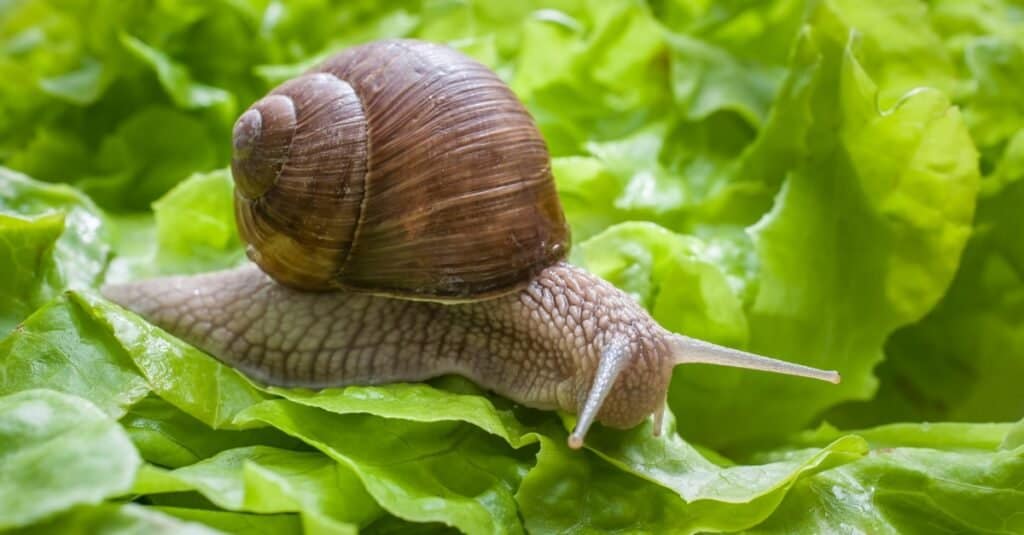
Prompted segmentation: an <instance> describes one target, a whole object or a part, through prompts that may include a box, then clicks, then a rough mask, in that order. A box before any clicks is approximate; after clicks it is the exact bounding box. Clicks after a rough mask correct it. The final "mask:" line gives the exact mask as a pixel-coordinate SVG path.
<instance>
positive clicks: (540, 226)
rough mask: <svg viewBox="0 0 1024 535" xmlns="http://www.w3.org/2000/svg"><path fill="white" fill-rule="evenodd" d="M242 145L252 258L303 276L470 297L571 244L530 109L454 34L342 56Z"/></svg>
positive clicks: (303, 284) (285, 277)
mask: <svg viewBox="0 0 1024 535" xmlns="http://www.w3.org/2000/svg"><path fill="white" fill-rule="evenodd" d="M254 110H255V111H254ZM234 150H235V153H234V158H233V159H232V170H233V173H234V175H235V180H236V183H237V185H238V187H237V190H236V195H235V201H236V202H235V212H236V216H237V220H238V226H239V229H240V231H241V233H242V236H243V238H244V239H245V240H246V241H247V242H248V243H249V244H250V246H249V251H250V257H251V258H252V259H253V260H254V261H255V262H256V263H257V264H259V265H260V267H261V268H263V270H264V271H266V272H267V273H268V274H270V275H271V276H272V277H274V278H275V279H276V280H278V281H279V282H281V283H284V284H287V285H290V286H294V287H299V288H305V289H317V290H324V289H332V288H345V289H350V290H356V291H366V292H371V293H378V294H386V295H396V296H404V297H409V298H421V299H432V300H463V299H469V298H477V297H487V296H492V295H499V294H502V293H507V292H510V291H513V290H516V289H518V288H521V287H523V286H525V285H526V284H527V283H528V282H529V280H530V279H531V278H532V277H533V275H535V274H536V273H537V272H539V271H541V270H543V269H544V268H546V267H548V266H550V265H551V264H553V263H555V262H557V261H559V260H561V259H562V258H564V257H565V255H566V253H567V252H568V245H569V230H568V227H567V225H566V222H565V216H564V215H563V213H562V208H561V205H560V204H559V201H558V196H557V192H556V191H555V185H554V181H553V179H552V177H551V164H550V158H549V156H548V152H547V147H546V146H545V144H544V140H543V138H542V137H541V135H540V133H539V132H538V130H537V127H536V125H535V124H534V122H533V120H532V118H531V117H530V115H529V113H528V112H527V111H526V109H525V108H524V107H523V106H522V104H520V102H519V101H518V100H517V99H516V97H515V95H514V94H513V93H512V92H511V90H510V89H509V88H508V87H507V86H506V85H505V84H504V83H503V82H502V81H501V80H500V79H499V78H498V77H497V76H496V75H495V74H494V73H493V72H491V71H490V70H489V69H487V68H486V67H484V66H483V65H481V64H480V63H477V62H476V61H474V60H472V59H470V58H468V57H466V56H464V55H462V54H460V53H459V52H456V51H454V50H452V49H450V48H447V47H444V46H441V45H435V44H430V43H425V42H421V41H412V40H388V41H378V42H374V43H370V44H367V45H363V46H359V47H356V48H352V49H349V50H347V51H345V52H342V53H341V54H338V55H336V56H334V57H332V58H330V59H328V60H327V61H325V62H324V63H323V64H321V65H320V66H318V67H316V68H314V69H312V70H311V71H310V72H308V73H306V74H304V75H302V76H300V77H298V78H296V79H294V80H291V81H288V82H285V83H284V84H282V85H281V86H279V87H278V88H276V89H274V90H273V91H272V92H271V93H270V94H269V95H268V96H267V97H265V98H263V99H261V100H260V101H258V102H256V103H255V104H253V105H252V107H250V109H249V110H248V111H246V112H245V113H244V114H243V115H242V116H241V117H240V118H239V119H238V122H237V123H236V124H235V132H234Z"/></svg>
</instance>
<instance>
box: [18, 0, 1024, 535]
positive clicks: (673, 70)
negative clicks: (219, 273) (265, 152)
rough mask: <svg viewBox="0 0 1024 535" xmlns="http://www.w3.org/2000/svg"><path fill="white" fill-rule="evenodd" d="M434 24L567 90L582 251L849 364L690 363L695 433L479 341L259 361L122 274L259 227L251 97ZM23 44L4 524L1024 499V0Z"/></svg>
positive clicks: (784, 514) (233, 27)
mask: <svg viewBox="0 0 1024 535" xmlns="http://www.w3.org/2000/svg"><path fill="white" fill-rule="evenodd" d="M400 36H406V37H417V38H422V39H428V40H432V41H438V42H444V43H448V44H450V45H451V46H454V47H456V48H458V49H460V50H462V51H464V52H465V53H467V54H469V55H471V56H473V57H475V58H477V59H479V60H480V61H482V62H483V63H485V64H487V65H489V66H491V67H492V68H494V69H495V70H496V71H497V72H498V73H499V75H500V76H502V77H503V78H504V79H505V80H506V81H507V82H508V83H509V84H510V85H511V86H512V88H513V89H514V90H515V92H516V94H517V95H518V96H519V97H520V98H521V99H522V100H523V102H524V103H525V104H526V105H527V107H528V108H529V109H530V110H531V112H533V114H534V116H535V117H536V119H537V121H538V124H539V125H540V127H541V130H542V132H543V134H544V136H545V139H546V140H547V142H548V145H549V147H550V149H551V152H552V155H553V157H554V160H553V167H554V171H555V176H556V180H557V184H558V188H559V192H560V195H561V197H562V201H563V204H564V206H565V209H566V213H567V215H568V217H569V220H570V223H571V225H572V227H573V235H574V240H575V244H574V248H573V252H572V261H573V262H576V263H579V264H581V265H583V266H585V267H587V268H588V269H590V270H592V271H594V272H595V273H598V274H600V275H602V276H604V277H606V278H607V279H608V280H610V281H612V282H613V283H615V284H616V285H618V286H619V287H621V288H623V289H624V290H626V291H628V292H629V293H630V294H631V295H633V296H634V297H635V298H636V299H637V300H639V301H640V302H641V303H642V304H643V305H644V306H645V307H646V308H647V309H648V310H650V311H651V313H652V314H653V315H654V316H655V318H657V319H658V321H659V322H661V323H662V324H663V325H664V326H665V327H667V328H669V329H672V330H675V331H677V332H682V333H686V334H688V335H690V336H695V337H699V338H705V339H708V340H711V341H714V342H718V343H723V344H728V345H731V346H735V347H741V348H746V349H749V350H752V351H756V352H760V353H764V354H769V355H772V356H776V357H780V358H785V359H787V360H793V361H798V362H803V363H808V364H812V365H815V366H821V367H827V368H835V369H838V370H840V371H841V372H842V373H843V379H844V381H843V383H842V384H841V385H839V386H831V385H823V384H818V383H814V382H810V381H804V380H800V379H794V378H787V377H778V376H771V375H765V374H756V373H751V372H744V371H740V370H730V369H713V368H711V367H708V366H701V365H692V366H689V367H684V368H680V369H678V370H677V372H676V376H675V377H674V378H673V382H672V388H671V392H670V400H669V401H670V408H671V413H670V415H669V418H668V420H669V430H668V431H669V432H667V433H666V436H665V437H663V438H654V437H652V436H651V430H650V427H649V424H644V425H643V426H640V427H639V428H637V429H634V430H630V431H626V432H621V431H612V430H607V429H601V428H598V429H595V430H594V432H593V433H592V436H590V437H589V439H588V444H587V448H586V449H585V450H583V451H579V452H574V451H571V450H569V449H568V448H567V447H566V446H565V435H566V433H565V425H564V423H563V422H562V420H561V419H560V418H559V415H556V414H552V413H546V412H541V411H533V410H528V409H525V408H522V407H519V406H516V405H514V404H511V403H510V402H508V401H507V400H504V399H501V398H499V397H497V396H493V395H491V394H488V393H486V392H481V391H480V390H479V389H477V388H476V387H475V386H473V385H472V384H470V383H468V382H466V381H464V380H461V379H458V378H451V377H449V378H442V379H439V380H436V381H432V382H430V383H429V384H418V385H404V384H403V385H390V386H383V387H350V388H346V389H328V390H325V391H322V392H309V391H302V390H285V389H273V388H272V389H266V388H262V387H260V386H259V385H254V384H252V383H250V382H249V381H248V380H246V379H245V378H244V377H243V376H241V375H240V374H238V373H237V372H235V371H233V370H231V369H229V368H227V367H225V366H223V365H221V364H219V363H218V362H217V361H215V360H213V359H212V358H210V357H209V356H207V355H205V354H203V353H201V352H199V351H197V350H196V349H194V348H192V347H190V346H188V345H187V344H185V343H183V342H181V341H179V340H177V339H174V338H173V337H171V336H169V335H167V334H166V333H164V332H162V331H161V330H159V329H157V328H155V327H153V326H152V325H149V324H147V323H145V322H144V321H143V320H141V319H139V318H138V317H137V316H135V315H133V314H131V313H129V312H127V311H125V310H123V309H121V308H119V307H117V306H114V305H112V304H110V303H108V302H106V301H105V300H103V299H102V298H101V297H99V295H98V293H97V292H96V288H98V286H99V285H100V284H102V283H104V282H113V281H124V280H131V279H137V278H142V277H148V276H154V275H160V274H171V273H197V272H202V271H208V270H212V269H218V268H222V267H227V266H232V265H236V264H238V263H239V262H241V261H243V258H244V255H243V254H242V247H241V243H240V241H239V238H238V236H237V233H236V231H235V227H234V221H233V216H232V213H231V194H232V188H233V186H232V184H231V180H230V176H229V173H228V172H227V171H226V169H225V167H226V165H227V162H228V160H229V157H230V143H229V140H230V129H231V125H232V123H233V121H234V118H235V117H236V116H237V115H238V114H239V113H240V111H241V110H242V109H244V107H245V106H246V105H247V104H248V103H250V102H252V101H253V100H255V99H257V98H259V97H260V96H261V95H262V94H264V93H265V92H266V91H267V90H269V89H270V88H271V87H273V86H274V85H275V84H277V83H279V82H281V81H283V80H285V79H287V78H288V77H290V76H293V75H295V74H296V73H299V72H301V71H303V70H304V69H306V68H308V67H309V66H311V65H313V64H315V63H316V62H317V61H319V60H320V59H322V58H324V57H326V56H327V55H329V54H331V53H333V52H335V51H338V50H341V49H343V48H345V47H347V46H351V45H353V44H357V43H360V42H365V41H367V40H371V39H376V38H382V37H400ZM0 80H2V81H3V82H2V83H0V166H2V167H0V337H2V340H0V443H2V444H4V447H3V448H0V504H3V505H4V507H0V531H2V530H13V531H15V532H27V533H36V532H48V533H52V532H81V533H93V532H128V533H136V532H138V533H165V532H166V533H192V532H194V533H210V532H218V531H219V532H226V533H236V532H238V533H241V532H245V533H353V532H356V531H365V532H370V533H374V532H376V533H395V532H407V531H412V532H423V533H432V532H444V531H451V530H458V531H463V532H467V533H521V532H524V531H530V532H536V533H548V532H570V533H592V532H604V531H628V532H651V533H694V532H716V531H746V530H749V531H751V532H754V533H776V532H778V533H822V532H869V533H935V532H981V533H1020V532H1024V517H1022V516H1021V514H1020V512H1021V511H1024V495H1022V494H1021V492H1020V490H1019V489H1020V488H1021V487H1022V486H1024V421H1021V422H1019V423H1014V422H1015V421H1018V420H1020V419H1021V418H1022V417H1024V389H1022V388H1021V386H1020V385H1021V384H1022V379H1024V239H1022V238H1021V235H1020V230H1021V228H1022V221H1024V219H1022V218H1021V215H1020V210H1021V207H1022V206H1024V83H1022V81H1024V4H1022V3H1021V2H1020V1H1019V0H970V1H962V0H930V1H922V0H885V1H882V0H876V1H861V0H808V1H800V0H764V1H757V0H741V1H735V2H711V1H709V0H650V1H649V2H643V1H639V0H557V1H549V2H530V1H526V2H508V1H504V0H421V1H395V2H371V1H368V0H357V1H352V0H349V1H344V2H342V1H338V2H331V1H327V0H297V1H289V2H284V1H281V0H217V1H198V0H147V1H143V0H59V1H45V0H0ZM673 415H674V417H673ZM943 421H947V422H957V423H938V422H943ZM990 422H994V423H990Z"/></svg>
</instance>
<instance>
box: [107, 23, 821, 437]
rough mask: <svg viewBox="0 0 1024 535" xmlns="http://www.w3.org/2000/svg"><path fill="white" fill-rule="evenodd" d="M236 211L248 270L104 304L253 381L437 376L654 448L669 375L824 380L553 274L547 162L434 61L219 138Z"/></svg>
mask: <svg viewBox="0 0 1024 535" xmlns="http://www.w3.org/2000/svg"><path fill="white" fill-rule="evenodd" d="M231 169H232V174H233V176H234V179H235V182H236V190H235V215H236V221H237V224H238V228H239V232H240V234H241V236H242V237H243V238H244V240H245V241H246V242H247V244H248V245H247V253H248V256H249V258H250V259H251V260H252V262H251V263H248V264H247V265H245V266H243V267H240V268H235V269H231V270H226V271H220V272H213V273H206V274H200V275H193V276H177V277H163V278H156V279H150V280H142V281H135V282H128V283H123V284H115V285H108V286H105V287H104V288H103V289H102V292H103V294H104V295H105V296H106V297H107V298H109V299H110V300H112V301H114V302H116V303H119V304H121V305H122V306H124V307H126V308H128V309H131V310H133V311H135V312H137V313H139V314H140V315H141V316H143V317H144V318H146V319H147V320H149V321H150V322H152V323H154V324H156V325H158V326H160V327H162V328H164V329H165V330H167V331H169V332H170V333H172V334H174V335H176V336H178V337H179V338H182V339H183V340H185V341H187V342H189V343H191V344H193V345H195V346H196V347H198V348H200V349H202V350H204V351H206V352H208V353H210V354H211V355H213V356H215V357H217V358H218V359H220V360H221V361H223V362H225V363H227V364H229V365H231V366H233V367H235V368H237V369H239V370H240V371H242V372H243V373H245V374H246V375H248V376H249V377H251V378H253V379H255V380H257V381H261V382H264V383H268V384H274V385H281V386H292V387H308V388H326V387H332V386H346V385H355V384H359V385H368V384H381V383H392V382H401V381H423V380H426V379H429V378H433V377H437V376H440V375H445V374H458V375H462V376H465V377H467V378H469V379H470V380H472V381H474V382H475V383H477V384H479V385H480V386H482V387H484V388H486V389H488V390H491V391H493V392H496V393H498V394H500V395H502V396H505V397H507V398H509V399H511V400H513V401H515V402H517V403H520V404H522V405H525V406H529V407H535V408H539V409H557V410H563V411H566V412H569V413H575V414H577V415H578V418H577V423H576V425H575V428H574V429H573V431H572V432H571V434H570V436H569V439H568V441H569V445H570V446H571V447H573V448H579V447H581V446H582V444H583V441H584V438H585V436H586V434H587V431H588V429H589V428H590V427H591V425H592V424H593V422H595V421H598V422H601V423H602V424H604V425H608V426H611V427H615V428H622V429H625V428H630V427H633V426H635V425H637V424H639V423H641V422H642V421H644V420H645V419H646V418H647V417H648V416H652V415H653V418H654V420H655V426H654V429H655V433H659V432H660V428H661V423H660V422H661V415H662V413H663V411H664V405H665V400H666V395H667V391H668V386H669V380H670V378H671V375H672V370H673V368H674V367H675V366H676V365H678V364H681V363H690V362H701V363H713V364H719V365H725V366H733V367H741V368H749V369H756V370H766V371H771V372H776V373H782V374H788V375H796V376H804V377H810V378H814V379H820V380H824V381H830V382H838V381H839V375H838V373H836V372H835V371H822V370H818V369H815V368H810V367H807V366H802V365H798V364H794V363H789V362H785V361H781V360H775V359H770V358H767V357H762V356H758V355H754V354H750V353H745V352H742V351H738V350H735V349H729V348H726V347H722V346H717V345H714V344H711V343H708V342H704V341H700V340H697V339H693V338H689V337H686V336H683V335H679V334H674V333H671V332H669V331H667V330H666V329H664V328H662V327H661V326H660V325H659V324H658V323H657V322H656V321H655V320H654V319H653V318H651V317H650V316H649V315H648V313H647V312H646V311H645V310H644V309H643V308H642V307H641V306H640V305H639V304H638V303H637V302H636V301H635V300H634V299H632V298H631V297H630V296H629V295H627V294H625V293H624V292H622V291H620V290H618V289H617V288H615V287H614V286H612V285H611V284H610V283H608V282H606V281H604V280H602V279H601V278H599V277H597V276H595V275H592V274H590V273H588V272H587V271H585V270H583V269H580V268H578V267H575V266H573V265H570V264H569V263H567V262H566V261H565V258H566V255H567V252H568V246H569V230H568V226H567V223H566V220H565V216H564V215H563V212H562V208H561V205H560V203H559V200H558V195H557V192H556V189H555V184H554V180H553V178H552V175H551V167H550V156H549V155H548V152H547V146H546V144H545V142H544V140H543V138H542V137H541V134H540V132H539V130H538V129H537V127H536V125H535V124H534V121H533V119H532V117H531V116H530V115H529V113H528V112H527V111H526V109H525V107H524V106H523V105H522V104H521V103H520V102H519V101H518V100H517V98H516V97H515V95H514V94H513V93H512V91H511V90H510V89H509V88H508V87H507V86H506V85H505V84H504V83H503V82H502V81H501V80H500V79H499V78H498V77H497V75H495V74H494V73H493V72H492V71H490V70H489V69H488V68H487V67H485V66H483V65H482V64H480V63H478V62H476V61H474V60H472V59H470V58H468V57H466V56H464V55H462V54H461V53H459V52H457V51H455V50H453V49H451V48H448V47H446V46H443V45H437V44H431V43H427V42H421V41H414V40H386V41H377V42H372V43H369V44H365V45H361V46H357V47H354V48H350V49H348V50H346V51H343V52H341V53H339V54H337V55H335V56H333V57H331V58H329V59H327V60H326V61H324V62H323V63H322V64H320V65H319V66H317V67H314V68H313V69H311V70H310V71H308V72H306V73H305V74H302V75H300V76H298V77H297V78H295V79H292V80H289V81H286V82H284V83H283V84H281V85H280V86H278V87H277V88H275V89H274V90H272V91H271V92H270V93H269V94H268V95H267V96H265V97H264V98H262V99H261V100H259V101H257V102H256V103H254V104H253V105H252V106H251V107H250V108H249V109H248V110H247V111H245V112H244V113H243V114H242V115H241V116H240V117H239V118H238V120H237V122H236V123H235V127H234V131H233V156H232V162H231Z"/></svg>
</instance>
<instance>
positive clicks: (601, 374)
mask: <svg viewBox="0 0 1024 535" xmlns="http://www.w3.org/2000/svg"><path fill="white" fill-rule="evenodd" d="M668 337H669V347H670V351H671V363H672V366H673V367H674V366H677V365H680V364H690V363H703V364H715V365H718V366H730V367H733V368H745V369H748V370H760V371H767V372H772V373H778V374H782V375H793V376H797V377H807V378H810V379H817V380H819V381H826V382H829V383H839V381H840V377H839V373H838V372H836V371H834V370H819V369H817V368H812V367H810V366H804V365H802V364H795V363H792V362H786V361H784V360H778V359H773V358H769V357H763V356H761V355H756V354H754V353H747V352H746V351H740V350H738V349H732V348H728V347H725V346H720V345H717V344H712V343H711V342H705V341H704V340H698V339H696V338H690V337H687V336H683V335H679V334H668ZM629 347H630V344H629V340H628V339H627V338H625V337H616V338H614V339H612V341H611V343H609V344H608V345H607V347H605V349H604V350H603V351H602V353H601V361H600V362H599V363H598V367H597V371H596V372H595V374H594V380H593V383H592V385H591V387H590V391H589V392H588V393H587V397H586V400H585V401H584V403H583V406H582V408H581V409H580V411H579V419H578V420H577V421H576V427H574V428H573V430H572V433H571V434H570V435H569V440H568V442H569V447H570V448H572V449H579V448H581V447H583V440H584V438H585V437H586V435H587V432H588V431H589V430H590V427H591V426H592V425H593V423H594V421H595V420H596V419H597V416H598V413H599V412H600V410H601V407H602V406H604V403H605V400H606V399H607V398H608V395H609V394H610V393H611V392H612V390H614V388H615V383H616V381H617V380H618V379H619V377H620V375H621V374H622V372H623V371H624V370H626V369H627V367H628V365H629V363H630V360H631V359H632V355H630V351H629ZM668 373H671V372H668ZM666 396H667V385H666ZM666 405H667V400H666V401H663V402H662V403H661V404H660V405H659V407H658V408H657V409H656V410H655V411H654V415H653V416H654V429H653V432H654V435H655V436H658V435H660V434H661V431H662V429H661V428H662V420H663V418H664V414H665V410H666V408H665V407H666Z"/></svg>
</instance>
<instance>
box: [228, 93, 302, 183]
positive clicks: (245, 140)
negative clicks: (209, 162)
mask: <svg viewBox="0 0 1024 535" xmlns="http://www.w3.org/2000/svg"><path fill="white" fill-rule="evenodd" d="M295 126H296V118H295V105H294V103H293V102H292V99H290V98H288V97H286V96H284V95H270V96H268V97H266V98H264V99H261V100H260V101H258V102H256V103H255V104H253V105H252V107H250V108H249V109H248V110H247V111H246V112H245V113H243V114H242V116H241V117H239V118H238V120H237V121H235V127H234V131H233V133H232V139H231V142H232V143H231V145H232V151H233V154H232V156H231V173H232V174H233V175H234V177H235V184H236V185H237V187H238V193H239V194H240V195H241V196H242V197H244V198H246V199H250V200H251V199H256V198H258V197H260V196H261V195H263V194H264V193H266V191H267V190H269V189H270V188H271V187H273V186H274V184H275V183H276V182H277V177H278V176H279V175H280V174H281V168H282V167H283V166H284V164H285V162H286V161H287V160H288V154H289V152H290V151H291V145H292V139H293V138H294V137H295Z"/></svg>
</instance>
